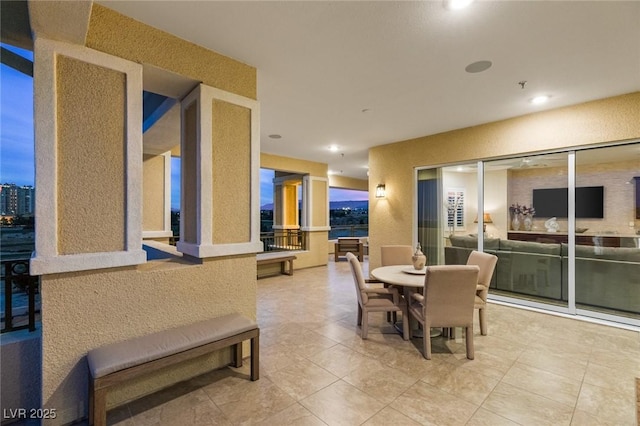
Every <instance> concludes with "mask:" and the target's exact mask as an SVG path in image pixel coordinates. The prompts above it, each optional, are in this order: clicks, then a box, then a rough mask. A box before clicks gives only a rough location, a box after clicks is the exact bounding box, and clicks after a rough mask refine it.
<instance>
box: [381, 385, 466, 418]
mask: <svg viewBox="0 0 640 426" xmlns="http://www.w3.org/2000/svg"><path fill="white" fill-rule="evenodd" d="M393 408H395V409H396V410H398V411H399V412H401V413H402V414H404V415H406V416H408V417H410V418H411V419H413V420H415V421H417V422H419V423H422V424H435V425H450V426H454V425H464V424H466V422H467V421H468V420H469V419H470V418H471V416H473V414H474V413H475V411H476V410H477V409H478V406H477V405H475V404H471V403H469V402H466V401H464V400H462V399H460V398H458V397H456V396H453V395H451V394H448V393H446V392H444V391H442V390H440V389H438V388H436V387H433V386H431V385H429V384H427V383H425V382H422V381H419V382H417V383H416V384H415V385H413V386H412V387H410V388H409V389H408V390H407V391H406V392H405V393H403V394H402V395H400V396H399V397H398V398H397V399H396V400H395V401H394V402H393Z"/></svg>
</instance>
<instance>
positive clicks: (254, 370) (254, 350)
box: [251, 334, 260, 381]
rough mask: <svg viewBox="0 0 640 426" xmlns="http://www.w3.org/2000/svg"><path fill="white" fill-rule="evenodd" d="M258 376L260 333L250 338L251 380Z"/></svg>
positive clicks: (256, 378)
mask: <svg viewBox="0 0 640 426" xmlns="http://www.w3.org/2000/svg"><path fill="white" fill-rule="evenodd" d="M259 378H260V335H259V334H258V335H257V336H256V337H254V338H253V339H251V380H253V381H255V380H258V379H259Z"/></svg>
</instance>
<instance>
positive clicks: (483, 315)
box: [478, 307, 487, 336]
mask: <svg viewBox="0 0 640 426" xmlns="http://www.w3.org/2000/svg"><path fill="white" fill-rule="evenodd" d="M478 319H479V320H480V334H482V335H483V336H486V335H487V308H486V307H483V308H480V309H478Z"/></svg>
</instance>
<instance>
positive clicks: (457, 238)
mask: <svg viewBox="0 0 640 426" xmlns="http://www.w3.org/2000/svg"><path fill="white" fill-rule="evenodd" d="M449 241H451V245H452V246H454V247H464V248H470V249H476V248H478V236H477V235H451V236H449ZM499 246H500V239H499V238H485V239H484V249H485V250H498V247H499Z"/></svg>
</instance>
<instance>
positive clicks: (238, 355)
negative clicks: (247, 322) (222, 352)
mask: <svg viewBox="0 0 640 426" xmlns="http://www.w3.org/2000/svg"><path fill="white" fill-rule="evenodd" d="M231 357H232V358H233V366H234V367H236V368H240V367H242V342H240V343H237V344H235V345H233V346H232V347H231Z"/></svg>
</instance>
